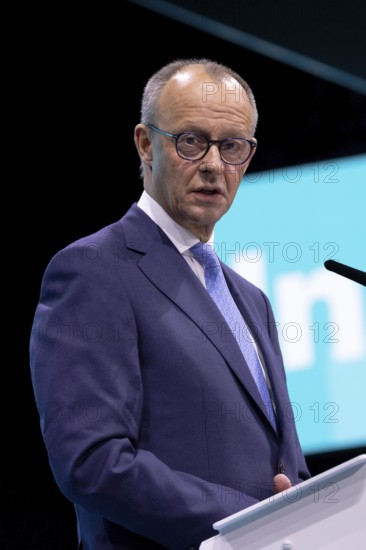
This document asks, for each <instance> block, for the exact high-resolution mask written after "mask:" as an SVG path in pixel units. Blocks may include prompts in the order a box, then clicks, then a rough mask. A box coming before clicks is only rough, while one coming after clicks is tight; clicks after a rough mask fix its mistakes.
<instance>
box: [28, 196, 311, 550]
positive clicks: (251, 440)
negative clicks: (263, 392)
mask: <svg viewBox="0 0 366 550" xmlns="http://www.w3.org/2000/svg"><path fill="white" fill-rule="evenodd" d="M223 269H224V273H225V277H226V279H227V282H228V284H229V287H230V290H231V292H232V294H233V296H234V299H235V300H236V302H237V304H238V306H239V309H240V310H241V312H242V314H243V316H244V318H245V319H246V321H247V323H248V325H249V327H250V328H251V329H252V331H253V332H254V334H255V336H256V340H257V343H258V345H259V347H260V349H261V352H262V355H263V358H264V361H265V364H266V367H267V369H268V374H269V378H270V381H271V385H272V388H273V391H274V399H275V404H276V408H277V414H278V425H279V427H278V433H276V432H275V431H274V429H273V428H272V427H271V424H270V422H269V420H268V418H267V413H266V410H265V408H264V406H263V404H262V403H261V400H260V397H259V393H258V390H257V388H256V386H255V383H254V381H253V380H252V378H251V375H250V373H249V370H248V367H247V365H246V363H245V360H244V358H243V356H242V354H241V352H240V350H239V347H238V346H237V344H236V341H235V339H234V337H233V335H232V334H231V333H230V331H229V330H228V328H227V326H226V325H225V322H224V320H223V318H222V317H221V314H220V313H219V310H218V309H217V307H216V305H215V304H214V303H213V301H212V300H211V298H210V296H209V295H208V293H207V291H206V289H205V288H204V287H203V285H202V284H201V282H200V281H199V280H198V278H197V277H196V276H195V274H194V273H193V272H192V270H191V269H190V267H189V266H188V265H187V263H186V261H185V260H184V258H182V256H181V254H180V253H179V252H178V251H177V249H176V248H175V247H174V245H173V244H172V243H171V241H170V240H169V239H168V238H167V236H166V235H165V234H164V232H162V231H161V230H160V228H159V227H158V226H157V225H156V224H155V223H154V222H153V221H152V220H151V219H150V218H149V217H148V216H147V215H146V214H145V213H144V212H142V211H141V210H140V209H139V208H138V207H137V206H136V205H133V206H132V207H131V208H130V210H129V211H128V212H127V214H126V215H125V216H124V217H123V218H122V219H121V220H120V221H118V222H117V223H114V224H112V225H110V226H108V227H105V228H103V229H102V230H101V231H99V232H97V233H95V234H94V235H91V236H89V237H86V238H84V239H81V240H80V241H78V242H76V243H74V244H72V245H70V246H69V247H67V248H66V249H64V250H62V251H61V252H59V253H58V254H57V255H56V256H55V257H54V258H53V259H52V260H51V262H50V264H49V266H48V267H47V270H46V273H45V275H44V279H43V283H42V289H41V296H40V301H39V304H38V307H37V310H36V314H35V318H34V325H33V331H32V338H31V372H32V381H33V385H34V392H35V397H36V402H37V406H38V410H39V414H40V419H41V429H42V434H43V437H44V441H45V445H46V447H47V450H48V454H49V460H50V465H51V468H52V471H53V474H54V477H55V480H56V482H57V483H58V485H59V487H60V489H61V491H62V492H63V493H64V495H65V496H66V497H67V498H68V499H70V500H71V501H72V502H73V503H74V504H75V507H76V514H77V520H78V530H79V540H80V548H83V549H84V550H85V549H87V550H91V549H93V550H107V549H108V550H110V549H113V550H115V549H122V548H123V549H137V548H139V549H150V548H151V549H154V548H171V549H176V550H180V549H186V548H193V547H198V546H199V544H200V542H201V541H202V540H204V539H207V538H209V537H211V536H213V535H214V534H215V532H214V530H213V529H212V524H213V522H215V521H217V520H219V519H221V518H224V517H226V516H228V515H230V514H232V513H234V512H237V511H239V510H241V509H243V508H245V507H247V506H250V505H251V504H254V503H255V502H257V501H258V500H262V499H264V498H267V497H269V496H271V495H272V494H273V486H272V480H273V476H274V475H275V474H276V473H278V472H279V471H280V470H281V469H282V470H283V469H284V471H285V473H286V475H287V476H288V477H289V478H290V479H291V480H292V482H293V483H295V484H296V483H298V482H300V481H302V480H304V479H306V478H308V477H309V472H308V470H307V467H306V464H305V460H304V457H303V454H302V451H301V449H300V445H299V441H298V437H297V434H296V426H295V423H294V419H293V415H292V410H291V405H290V402H289V396H288V392H287V388H286V380H285V371H284V367H283V363H282V357H281V352H280V348H279V343H278V338H277V333H276V327H275V322H274V318H273V314H272V310H271V307H270V304H269V302H268V299H267V298H266V296H265V295H264V294H263V292H261V291H260V290H259V289H258V288H256V287H255V286H253V285H252V284H250V283H249V282H247V281H246V280H244V279H243V278H242V277H240V276H239V275H238V274H236V273H235V272H234V271H233V270H231V269H229V268H228V267H226V266H225V265H223Z"/></svg>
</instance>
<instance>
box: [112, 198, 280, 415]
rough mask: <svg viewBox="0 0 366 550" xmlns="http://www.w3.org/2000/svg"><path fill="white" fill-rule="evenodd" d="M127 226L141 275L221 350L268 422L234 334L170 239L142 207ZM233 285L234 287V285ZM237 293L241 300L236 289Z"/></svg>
mask: <svg viewBox="0 0 366 550" xmlns="http://www.w3.org/2000/svg"><path fill="white" fill-rule="evenodd" d="M123 226H124V231H125V236H126V243H127V246H128V247H129V248H131V249H133V250H135V251H138V252H141V253H143V255H142V256H141V259H140V260H139V261H138V267H139V268H140V269H141V271H142V272H143V273H144V274H145V276H146V277H147V278H148V279H149V280H150V281H151V283H152V284H154V285H155V286H156V287H157V288H159V290H160V291H161V292H162V293H163V294H164V295H165V296H167V298H169V299H170V300H171V301H172V302H173V303H174V304H176V306H178V307H179V308H180V309H181V310H182V311H183V312H184V313H185V314H186V315H187V316H188V317H189V318H190V319H191V320H192V321H193V322H194V323H195V324H196V325H197V327H198V328H199V329H200V330H201V331H202V333H203V341H205V339H207V340H209V341H210V342H211V343H212V344H213V345H214V346H215V347H216V348H217V350H218V351H219V352H220V353H221V355H222V356H223V358H224V359H225V361H226V363H227V364H228V366H229V367H230V369H231V370H232V371H233V372H234V374H235V375H236V377H237V378H238V379H239V381H240V382H241V383H242V385H243V386H244V387H245V389H246V391H247V392H248V393H249V394H250V395H251V397H252V399H253V400H254V401H255V403H256V404H257V405H258V406H259V407H260V409H261V411H262V412H263V414H264V415H265V417H266V418H267V419H268V416H267V411H266V408H265V406H264V404H263V402H262V399H261V397H260V394H259V391H258V388H257V386H256V384H255V382H254V380H253V377H252V375H251V373H250V371H249V367H248V366H247V364H246V362H245V359H244V357H243V355H242V353H241V351H240V348H239V346H238V344H237V342H236V340H235V338H234V336H233V334H232V333H231V331H230V330H229V329H228V326H227V324H226V322H225V320H224V318H223V317H222V315H221V313H220V311H219V310H218V308H217V306H216V305H215V303H214V302H213V301H212V299H211V297H210V295H209V294H208V292H207V291H206V289H205V288H204V287H203V285H202V283H201V282H200V281H199V279H198V278H197V277H196V275H195V274H194V273H193V271H192V270H191V268H190V267H189V266H188V264H187V262H186V261H185V260H184V258H183V257H182V255H181V254H180V253H179V252H178V250H177V249H176V248H175V246H174V245H173V244H172V242H171V241H170V239H169V238H168V237H167V236H166V235H165V233H164V232H163V231H162V230H160V228H159V227H158V226H157V225H156V224H155V223H154V222H153V221H152V220H151V219H150V218H149V217H148V216H147V215H146V214H145V213H144V212H142V211H141V210H140V209H139V208H138V207H132V208H131V209H130V211H129V213H128V214H127V215H126V217H125V218H124V221H123ZM229 284H231V286H232V281H230V282H229ZM234 293H235V294H236V295H238V296H239V297H240V294H239V293H238V291H237V289H236V288H234ZM235 300H237V296H235ZM238 305H239V308H240V309H241V311H242V313H243V314H244V317H245V319H246V320H247V321H248V319H249V321H250V322H252V323H256V324H257V325H258V319H252V316H251V314H250V312H249V311H247V308H246V306H245V304H244V303H243V301H242V300H241V299H239V303H238ZM261 350H262V352H263V355H264V357H265V360H267V358H266V355H268V353H269V352H268V350H267V346H266V345H264V346H261ZM268 359H269V357H268ZM266 364H269V363H266ZM271 382H272V380H271ZM268 423H269V424H270V422H269V420H268Z"/></svg>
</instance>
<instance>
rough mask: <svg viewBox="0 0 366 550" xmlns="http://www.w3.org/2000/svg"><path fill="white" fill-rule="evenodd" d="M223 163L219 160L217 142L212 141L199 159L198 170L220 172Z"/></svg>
mask: <svg viewBox="0 0 366 550" xmlns="http://www.w3.org/2000/svg"><path fill="white" fill-rule="evenodd" d="M223 165H224V163H223V161H222V160H221V155H220V150H219V147H218V145H217V144H215V143H212V144H211V146H210V148H209V150H208V151H207V153H206V155H205V156H204V157H203V159H202V160H201V165H200V170H201V171H202V172H205V171H207V172H211V173H216V174H221V173H222V171H223V169H224V166H223Z"/></svg>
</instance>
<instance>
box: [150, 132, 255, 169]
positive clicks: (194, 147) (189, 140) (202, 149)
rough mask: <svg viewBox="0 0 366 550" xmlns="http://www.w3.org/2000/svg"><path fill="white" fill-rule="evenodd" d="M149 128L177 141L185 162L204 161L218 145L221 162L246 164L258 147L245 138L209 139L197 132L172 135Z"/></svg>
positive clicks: (177, 149) (180, 154) (178, 151)
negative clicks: (209, 152)
mask: <svg viewBox="0 0 366 550" xmlns="http://www.w3.org/2000/svg"><path fill="white" fill-rule="evenodd" d="M147 127H148V128H150V129H151V130H154V132H158V133H159V134H162V135H163V136H167V137H171V138H173V139H175V148H176V151H177V154H178V155H179V156H180V157H181V158H182V159H185V160H192V161H193V160H200V159H203V157H204V156H205V155H206V154H207V152H208V150H209V148H210V147H211V145H217V146H218V148H219V151H220V157H221V160H222V161H223V162H225V164H244V162H246V161H247V160H248V158H249V157H250V155H251V154H252V150H253V148H254V147H256V146H257V142H256V141H252V140H250V139H245V138H226V139H222V140H219V139H207V137H206V136H203V135H202V134H196V133H195V132H183V133H182V134H170V133H169V132H164V131H163V130H160V129H159V128H157V127H156V126H153V125H152V124H147Z"/></svg>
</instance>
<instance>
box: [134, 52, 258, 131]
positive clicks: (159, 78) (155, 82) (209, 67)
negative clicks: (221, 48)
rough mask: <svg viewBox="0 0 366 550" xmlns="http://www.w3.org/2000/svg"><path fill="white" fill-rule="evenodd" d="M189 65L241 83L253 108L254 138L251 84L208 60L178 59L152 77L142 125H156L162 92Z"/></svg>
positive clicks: (254, 115) (254, 116)
mask: <svg viewBox="0 0 366 550" xmlns="http://www.w3.org/2000/svg"><path fill="white" fill-rule="evenodd" d="M188 65H202V66H203V67H204V68H205V70H206V72H207V74H208V75H209V76H210V77H212V78H215V79H217V80H219V81H220V82H224V81H225V79H227V78H228V77H230V78H234V79H235V80H237V82H239V84H240V86H242V88H243V89H244V90H245V93H246V95H247V97H248V100H249V102H250V104H251V107H252V128H251V131H252V135H253V136H254V133H255V129H256V127H257V121H258V112H257V106H256V102H255V99H254V94H253V92H252V90H251V88H250V86H249V84H248V83H247V82H246V81H245V80H244V79H243V78H242V77H241V76H240V75H238V74H237V73H236V72H235V71H233V70H232V69H230V68H229V67H226V66H225V65H223V64H221V63H217V62H215V61H211V60H210V59H206V58H192V59H178V60H176V61H172V62H171V63H169V64H168V65H165V66H164V67H162V68H161V69H160V70H158V71H157V72H156V73H155V74H153V75H152V77H151V78H150V79H149V80H148V82H147V84H146V86H145V88H144V93H143V96H142V102H141V122H142V124H153V123H155V119H156V116H157V115H158V101H159V97H160V94H161V92H162V91H163V89H164V87H165V86H166V84H167V83H168V82H169V80H170V79H171V78H172V77H173V76H174V75H176V74H177V73H178V72H179V71H180V70H181V69H182V68H183V67H187V66H188Z"/></svg>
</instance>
